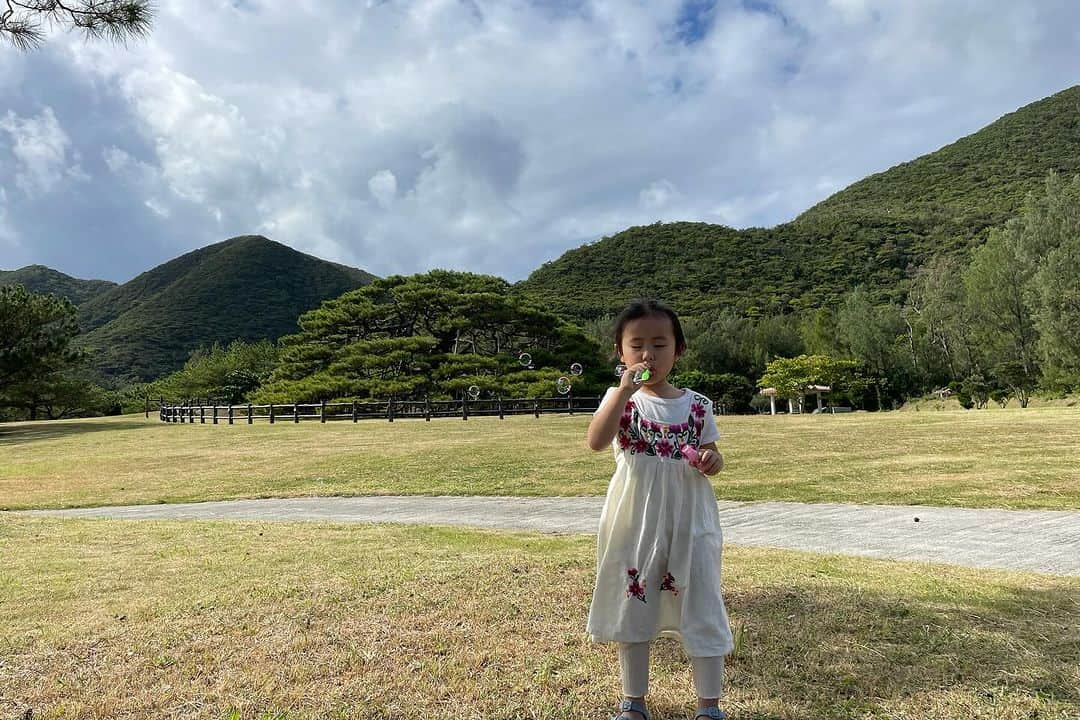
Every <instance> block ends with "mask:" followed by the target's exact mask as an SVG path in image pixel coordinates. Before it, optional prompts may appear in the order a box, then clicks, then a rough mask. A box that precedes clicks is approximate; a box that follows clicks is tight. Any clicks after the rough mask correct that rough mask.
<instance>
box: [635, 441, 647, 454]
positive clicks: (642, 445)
mask: <svg viewBox="0 0 1080 720" xmlns="http://www.w3.org/2000/svg"><path fill="white" fill-rule="evenodd" d="M648 449H649V441H648V440H645V439H644V438H638V439H637V440H635V441H634V452H636V453H643V452H645V451H646V450H648Z"/></svg>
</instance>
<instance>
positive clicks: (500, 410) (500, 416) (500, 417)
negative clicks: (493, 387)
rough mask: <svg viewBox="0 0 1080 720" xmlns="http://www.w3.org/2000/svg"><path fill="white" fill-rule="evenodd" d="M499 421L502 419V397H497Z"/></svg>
mask: <svg viewBox="0 0 1080 720" xmlns="http://www.w3.org/2000/svg"><path fill="white" fill-rule="evenodd" d="M499 419H500V420H502V419H503V406H502V395H500V396H499Z"/></svg>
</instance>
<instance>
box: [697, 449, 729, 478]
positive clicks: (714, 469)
mask: <svg viewBox="0 0 1080 720" xmlns="http://www.w3.org/2000/svg"><path fill="white" fill-rule="evenodd" d="M723 467H724V456H723V455H721V454H720V453H718V452H716V451H715V450H702V451H701V459H700V460H698V464H697V468H698V470H700V471H701V472H703V473H705V474H706V475H715V474H716V473H718V472H720V470H721V469H722V468H723Z"/></svg>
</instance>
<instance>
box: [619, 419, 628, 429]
mask: <svg viewBox="0 0 1080 720" xmlns="http://www.w3.org/2000/svg"><path fill="white" fill-rule="evenodd" d="M619 427H621V428H622V429H623V430H626V429H628V428H629V427H630V416H629V415H623V416H622V418H621V419H620V420H619Z"/></svg>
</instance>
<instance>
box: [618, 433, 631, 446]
mask: <svg viewBox="0 0 1080 720" xmlns="http://www.w3.org/2000/svg"><path fill="white" fill-rule="evenodd" d="M619 447H620V448H622V449H623V450H625V449H626V448H628V447H630V436H629V435H627V434H626V433H619Z"/></svg>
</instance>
